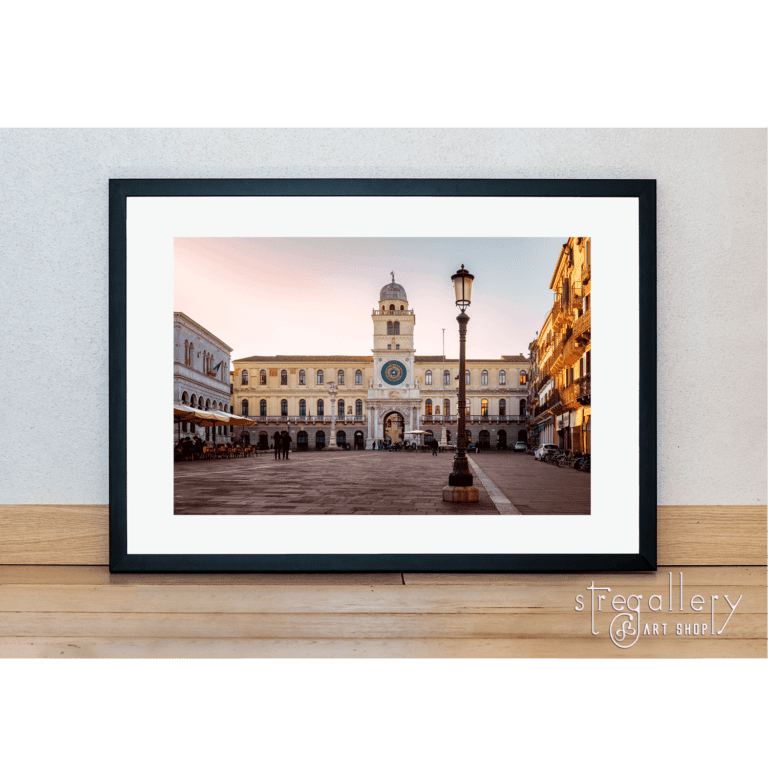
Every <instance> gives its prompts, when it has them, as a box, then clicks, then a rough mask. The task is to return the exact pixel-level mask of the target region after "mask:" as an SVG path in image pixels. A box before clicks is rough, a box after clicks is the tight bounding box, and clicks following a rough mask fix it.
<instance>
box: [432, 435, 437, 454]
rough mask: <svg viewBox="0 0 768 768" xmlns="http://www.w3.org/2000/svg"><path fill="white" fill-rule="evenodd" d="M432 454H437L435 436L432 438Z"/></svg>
mask: <svg viewBox="0 0 768 768" xmlns="http://www.w3.org/2000/svg"><path fill="white" fill-rule="evenodd" d="M432 455H433V456H437V440H435V438H434V437H433V438H432Z"/></svg>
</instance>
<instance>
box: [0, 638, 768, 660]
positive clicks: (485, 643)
mask: <svg viewBox="0 0 768 768" xmlns="http://www.w3.org/2000/svg"><path fill="white" fill-rule="evenodd" d="M765 656H766V641H765V640H738V639H734V640H723V641H721V642H719V643H705V642H702V641H701V640H698V639H695V638H693V639H685V638H678V640H677V641H676V642H674V643H671V642H670V643H665V644H657V645H655V644H651V643H646V644H641V643H638V644H637V645H635V646H633V647H632V648H629V649H626V650H622V649H620V648H617V647H616V646H614V645H613V643H611V642H608V641H607V642H603V643H596V642H595V641H594V639H591V638H590V639H583V640H581V639H575V640H574V639H570V640H568V641H567V642H564V641H562V640H559V639H549V640H542V639H540V638H532V639H528V638H516V639H505V640H495V639H481V640H477V639H472V640H454V639H445V638H443V639H439V640H430V639H416V640H389V639H387V640H380V639H377V640H366V639H333V640H322V639H319V640H318V639H313V640H304V639H292V640H285V639H277V640H271V639H265V640H262V639H192V638H107V639H105V638H100V637H94V638H84V637H59V638H12V639H5V640H3V639H0V658H122V659H130V658H139V659H145V658H160V659H182V658H192V659H200V658H215V659H248V658H273V659H274V658H577V659H581V658H623V659H631V658H765Z"/></svg>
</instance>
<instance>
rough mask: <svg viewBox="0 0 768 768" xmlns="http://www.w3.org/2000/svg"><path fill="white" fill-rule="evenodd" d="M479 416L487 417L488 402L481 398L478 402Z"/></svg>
mask: <svg viewBox="0 0 768 768" xmlns="http://www.w3.org/2000/svg"><path fill="white" fill-rule="evenodd" d="M480 415H481V416H487V415H488V401H487V400H486V399H485V398H483V399H482V400H481V401H480Z"/></svg>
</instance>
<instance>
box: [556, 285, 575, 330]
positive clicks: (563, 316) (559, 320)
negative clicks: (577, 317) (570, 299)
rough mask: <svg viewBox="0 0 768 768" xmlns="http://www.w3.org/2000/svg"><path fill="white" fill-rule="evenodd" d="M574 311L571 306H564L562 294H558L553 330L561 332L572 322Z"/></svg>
mask: <svg viewBox="0 0 768 768" xmlns="http://www.w3.org/2000/svg"><path fill="white" fill-rule="evenodd" d="M572 316H573V312H572V311H571V308H570V307H564V306H563V303H562V300H561V298H560V294H559V293H558V294H557V299H556V300H555V306H554V307H553V309H552V330H554V331H555V333H560V332H561V331H563V329H564V328H565V327H566V326H567V325H568V324H569V323H570V321H571V317H572Z"/></svg>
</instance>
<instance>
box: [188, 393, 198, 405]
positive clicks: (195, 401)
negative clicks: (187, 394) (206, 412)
mask: <svg viewBox="0 0 768 768" xmlns="http://www.w3.org/2000/svg"><path fill="white" fill-rule="evenodd" d="M196 403H197V398H196V397H195V396H194V395H192V400H190V402H189V404H190V405H191V406H192V407H193V408H196V407H197V405H196Z"/></svg>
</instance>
